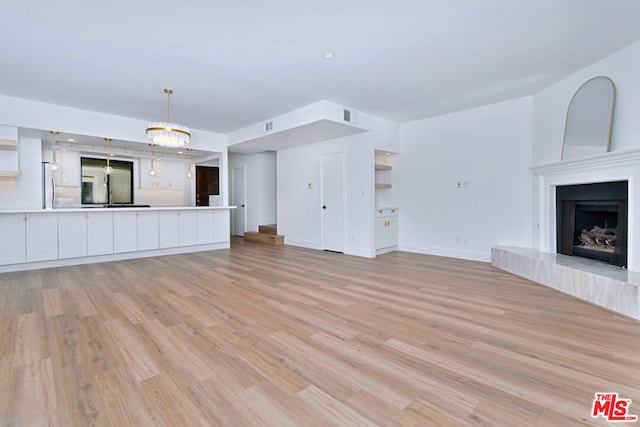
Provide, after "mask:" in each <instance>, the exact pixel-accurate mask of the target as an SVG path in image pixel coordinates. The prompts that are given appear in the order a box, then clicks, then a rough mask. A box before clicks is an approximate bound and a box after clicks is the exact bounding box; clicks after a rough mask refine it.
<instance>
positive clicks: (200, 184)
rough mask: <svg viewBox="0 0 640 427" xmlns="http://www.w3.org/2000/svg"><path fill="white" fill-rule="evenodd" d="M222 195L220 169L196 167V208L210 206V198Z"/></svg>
mask: <svg viewBox="0 0 640 427" xmlns="http://www.w3.org/2000/svg"><path fill="white" fill-rule="evenodd" d="M218 195H220V168H219V167H217V166H215V167H214V166H196V206H209V196H218Z"/></svg>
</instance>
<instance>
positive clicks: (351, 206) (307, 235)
mask: <svg viewBox="0 0 640 427" xmlns="http://www.w3.org/2000/svg"><path fill="white" fill-rule="evenodd" d="M358 125H359V126H362V127H364V128H366V129H369V131H368V132H366V133H361V134H357V135H352V136H346V137H343V138H337V139H333V140H329V141H323V142H319V143H316V144H310V145H305V146H302V147H296V148H291V149H288V150H280V151H278V154H277V158H278V170H277V177H278V182H277V193H278V207H277V209H278V232H279V233H280V234H284V236H285V243H286V244H288V245H294V246H302V247H307V248H312V249H320V248H321V230H320V228H321V221H320V212H321V204H320V203H321V193H320V188H321V185H320V184H321V183H320V168H321V160H320V159H321V156H322V154H326V153H335V152H342V153H344V156H345V164H346V170H345V178H346V187H345V196H346V197H345V199H346V203H345V211H346V212H345V218H346V224H345V253H346V254H351V255H358V256H366V257H373V256H375V248H374V222H373V210H374V198H375V194H374V188H373V183H374V170H373V161H374V155H373V152H374V150H375V148H382V149H388V150H392V151H398V145H399V143H398V138H399V125H397V124H396V123H393V122H390V121H387V120H383V119H380V118H376V117H373V116H370V115H367V114H364V113H361V112H358ZM309 184H312V188H309Z"/></svg>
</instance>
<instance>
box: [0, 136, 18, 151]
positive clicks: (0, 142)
mask: <svg viewBox="0 0 640 427" xmlns="http://www.w3.org/2000/svg"><path fill="white" fill-rule="evenodd" d="M0 150H6V151H18V144H17V143H16V141H14V140H12V139H0Z"/></svg>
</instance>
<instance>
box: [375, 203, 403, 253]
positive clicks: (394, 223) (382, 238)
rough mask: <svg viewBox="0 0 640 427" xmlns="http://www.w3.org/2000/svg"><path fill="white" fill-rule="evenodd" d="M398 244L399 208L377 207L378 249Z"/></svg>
mask: <svg viewBox="0 0 640 427" xmlns="http://www.w3.org/2000/svg"><path fill="white" fill-rule="evenodd" d="M395 246H398V208H378V209H376V250H378V249H388V248H393V247H395Z"/></svg>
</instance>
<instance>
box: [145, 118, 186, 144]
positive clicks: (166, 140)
mask: <svg viewBox="0 0 640 427" xmlns="http://www.w3.org/2000/svg"><path fill="white" fill-rule="evenodd" d="M147 137H148V138H149V139H150V140H151V141H153V143H154V144H157V145H159V146H161V147H169V148H178V147H184V145H185V144H188V143H189V141H190V140H191V134H190V133H189V128H187V127H186V126H182V125H178V124H175V123H168V122H153V123H149V127H148V128H147Z"/></svg>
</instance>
